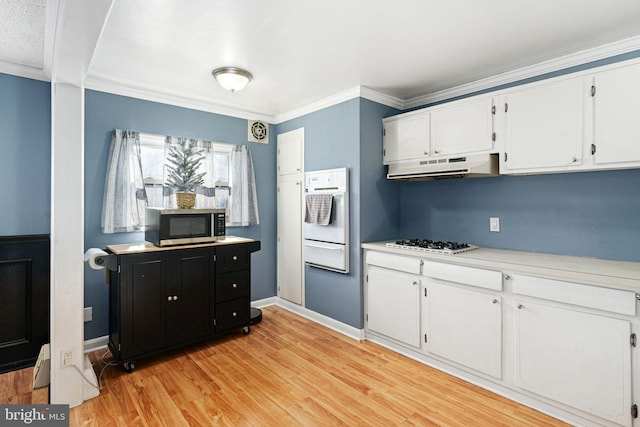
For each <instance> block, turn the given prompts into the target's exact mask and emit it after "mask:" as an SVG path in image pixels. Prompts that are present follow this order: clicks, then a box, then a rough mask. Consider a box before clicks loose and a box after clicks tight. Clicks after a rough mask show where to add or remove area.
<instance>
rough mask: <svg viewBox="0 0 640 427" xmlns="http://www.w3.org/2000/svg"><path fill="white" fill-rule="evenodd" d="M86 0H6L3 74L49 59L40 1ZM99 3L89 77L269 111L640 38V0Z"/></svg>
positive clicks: (243, 110) (1, 13)
mask: <svg viewBox="0 0 640 427" xmlns="http://www.w3.org/2000/svg"><path fill="white" fill-rule="evenodd" d="M78 1H79V0H0V72H11V73H14V74H20V70H21V69H25V70H26V69H34V68H36V69H37V68H45V69H46V67H45V66H44V65H43V64H46V63H47V60H48V58H47V57H46V55H47V53H46V52H53V51H54V49H52V48H51V49H48V48H47V47H48V46H50V45H51V44H55V43H56V37H55V35H56V29H58V30H57V31H58V32H59V31H61V30H60V29H61V28H64V25H61V22H60V19H64V16H63V18H57V19H58V20H57V21H56V20H55V19H53V20H52V19H45V4H46V9H47V10H46V14H47V15H48V16H54V17H56V16H57V15H64V13H65V10H64V6H65V5H66V6H67V8H70V7H71V6H73V5H74V2H76V3H78ZM100 1H102V3H107V5H106V6H105V10H106V12H105V13H104V14H100V13H92V11H91V10H90V7H89V6H85V5H86V4H87V3H84V4H83V11H81V12H78V11H77V10H76V11H75V14H76V17H75V18H74V21H72V23H73V22H78V21H83V25H85V26H87V27H92V28H94V29H101V33H100V32H98V30H95V31H96V40H97V44H95V43H94V44H93V45H91V46H90V49H86V50H89V51H88V52H85V53H84V54H85V55H87V56H88V57H87V59H86V64H88V70H87V71H86V72H85V77H86V79H85V82H86V85H87V87H89V88H96V89H100V90H109V91H113V92H115V93H124V94H131V95H132V96H136V95H139V96H141V97H148V98H149V97H150V98H154V97H155V98H158V99H166V100H168V102H171V100H174V101H175V103H178V104H192V105H194V106H201V107H202V108H203V109H210V110H215V109H216V108H218V109H222V110H226V111H229V112H233V111H238V112H239V113H238V115H239V116H251V115H254V116H260V117H267V118H271V119H276V118H277V117H282V116H283V115H286V114H287V113H289V112H291V111H295V110H297V109H300V108H302V107H304V106H306V105H309V104H312V103H315V102H318V101H320V100H323V99H325V98H327V97H331V96H334V95H336V94H339V93H342V92H344V91H348V90H350V89H352V88H355V87H365V88H368V89H372V90H374V91H376V92H378V93H380V94H384V95H388V96H390V97H393V98H392V99H398V100H401V101H402V100H404V101H406V100H411V99H419V97H421V96H423V95H427V94H430V93H434V92H438V91H441V90H443V89H447V88H451V87H455V86H459V85H463V84H466V83H469V82H473V81H477V80H480V79H485V78H487V77H489V76H494V75H497V74H501V73H506V72H509V71H513V70H517V69H521V68H523V67H527V66H531V65H533V64H538V63H541V62H544V61H549V60H552V59H554V58H558V57H563V56H566V55H569V54H573V53H576V52H579V51H584V50H587V49H592V48H595V47H599V46H602V45H606V44H610V43H613V42H619V41H621V40H625V39H630V38H632V39H633V40H635V41H636V42H635V44H634V45H633V46H634V48H635V49H637V48H640V42H637V40H640V38H639V37H638V36H640V1H637V0H606V1H605V0H535V1H533V0H529V1H524V0H520V1H517V0H483V1H478V0H450V1H442V0H440V1H436V0H396V1H394V2H389V1H382V0H348V1H346V0H323V1H311V0H308V1H299V0H269V1H264V0H188V1H185V0H154V1H151V0H100ZM109 7H110V10H109ZM53 8H55V9H56V10H55V11H52V10H51V9H53ZM76 9H77V8H76ZM84 9H86V11H84ZM53 12H56V13H53ZM78 15H80V17H85V18H86V19H84V20H81V19H78ZM69 25H72V24H69ZM51 27H55V28H54V29H53V30H52V28H51ZM48 34H51V35H50V36H49V35H48ZM58 39H60V38H58ZM52 55H53V54H52ZM43 57H44V58H43ZM55 60H56V59H55V58H54V59H53V61H54V62H55ZM2 65H4V66H2ZM225 65H231V66H239V67H242V68H246V69H247V70H249V71H250V72H251V73H253V76H254V79H253V81H252V82H251V83H250V84H249V85H248V86H247V87H246V88H245V89H244V90H243V91H241V92H237V93H230V92H227V91H225V90H224V89H222V88H221V87H219V86H218V85H217V83H216V82H215V80H214V79H213V77H212V76H211V71H212V70H213V69H214V68H217V67H220V66H225ZM15 70H18V71H15ZM24 74H26V75H27V76H30V75H29V73H26V72H25V73H24ZM44 75H45V76H46V75H47V72H46V70H45V71H44ZM48 77H49V78H50V76H48ZM45 78H46V77H45ZM271 121H273V120H271Z"/></svg>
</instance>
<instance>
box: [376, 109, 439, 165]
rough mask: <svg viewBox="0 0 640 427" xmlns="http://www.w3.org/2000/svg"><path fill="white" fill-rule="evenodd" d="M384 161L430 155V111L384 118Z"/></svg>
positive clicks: (386, 162) (385, 162)
mask: <svg viewBox="0 0 640 427" xmlns="http://www.w3.org/2000/svg"><path fill="white" fill-rule="evenodd" d="M383 127H384V137H383V141H384V152H383V163H384V164H385V165H386V164H388V163H389V162H397V161H401V160H411V159H419V158H421V157H427V156H429V113H427V112H423V111H421V112H417V113H410V114H409V115H402V116H398V117H392V118H389V119H384V120H383Z"/></svg>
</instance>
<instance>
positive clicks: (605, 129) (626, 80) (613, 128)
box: [593, 64, 640, 164]
mask: <svg viewBox="0 0 640 427" xmlns="http://www.w3.org/2000/svg"><path fill="white" fill-rule="evenodd" d="M595 90H596V92H595V96H594V108H595V111H594V120H595V124H594V131H595V135H594V145H595V153H594V157H593V161H594V163H596V164H606V163H623V162H637V161H640V114H639V112H640V65H638V64H637V65H632V66H627V67H621V68H615V69H613V70H609V71H605V72H602V73H598V74H596V76H595Z"/></svg>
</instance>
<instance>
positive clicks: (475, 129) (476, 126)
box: [431, 98, 494, 156]
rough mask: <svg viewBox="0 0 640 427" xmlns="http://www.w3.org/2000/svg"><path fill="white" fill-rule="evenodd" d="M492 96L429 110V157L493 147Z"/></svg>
mask: <svg viewBox="0 0 640 427" xmlns="http://www.w3.org/2000/svg"><path fill="white" fill-rule="evenodd" d="M492 108H493V98H477V99H476V98H472V99H465V100H462V101H456V102H453V103H451V104H445V106H443V107H438V108H435V109H432V110H431V147H433V152H432V153H431V154H432V156H448V155H454V154H471V153H477V152H483V151H485V152H490V151H491V150H493V146H494V144H493V117H494V114H493V113H492Z"/></svg>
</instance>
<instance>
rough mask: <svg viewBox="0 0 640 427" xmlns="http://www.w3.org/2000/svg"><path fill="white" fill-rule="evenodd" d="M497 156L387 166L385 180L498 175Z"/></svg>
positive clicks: (412, 162) (433, 160)
mask: <svg viewBox="0 0 640 427" xmlns="http://www.w3.org/2000/svg"><path fill="white" fill-rule="evenodd" d="M498 173H499V167H498V155H497V154H476V155H473V156H468V155H467V156H457V157H443V158H439V159H424V160H415V161H409V162H403V163H391V164H389V171H388V173H387V179H395V180H403V181H418V180H427V179H442V178H465V177H480V176H492V175H498Z"/></svg>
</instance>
